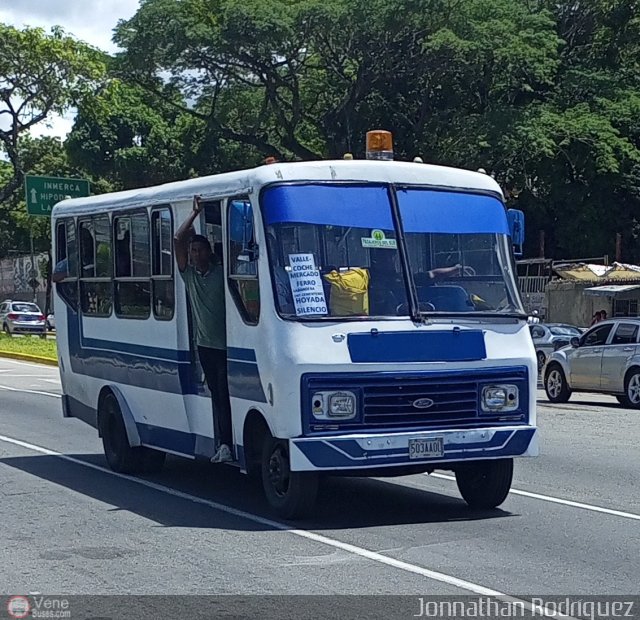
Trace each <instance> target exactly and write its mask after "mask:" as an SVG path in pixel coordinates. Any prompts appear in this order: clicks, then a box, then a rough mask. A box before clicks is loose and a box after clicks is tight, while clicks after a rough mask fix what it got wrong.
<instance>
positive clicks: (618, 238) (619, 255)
mask: <svg viewBox="0 0 640 620" xmlns="http://www.w3.org/2000/svg"><path fill="white" fill-rule="evenodd" d="M616 262H618V263H621V262H622V234H621V233H616Z"/></svg>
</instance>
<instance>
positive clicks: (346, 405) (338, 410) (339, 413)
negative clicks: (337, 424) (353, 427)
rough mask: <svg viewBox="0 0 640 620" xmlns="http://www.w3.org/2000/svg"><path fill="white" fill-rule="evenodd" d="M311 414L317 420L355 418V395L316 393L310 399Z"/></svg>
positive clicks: (349, 393)
mask: <svg viewBox="0 0 640 620" xmlns="http://www.w3.org/2000/svg"><path fill="white" fill-rule="evenodd" d="M311 412H312V413H313V416H314V417H315V418H318V419H324V420H328V419H336V418H341V419H343V420H344V419H350V418H355V417H356V395H355V394H354V393H353V392H343V391H341V392H316V393H315V394H314V395H313V396H312V397H311Z"/></svg>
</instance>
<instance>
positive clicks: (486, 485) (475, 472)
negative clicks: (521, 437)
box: [455, 459, 513, 509]
mask: <svg viewBox="0 0 640 620" xmlns="http://www.w3.org/2000/svg"><path fill="white" fill-rule="evenodd" d="M455 474H456V483H457V485H458V489H459V490H460V494H461V495H462V498H463V499H464V501H465V502H467V504H468V505H469V507H470V508H481V509H490V508H497V507H498V506H499V505H500V504H502V502H504V500H505V499H507V495H508V494H509V489H511V481H512V480H513V459H498V460H495V461H474V462H470V463H465V464H464V465H462V466H460V467H459V468H458V469H456V472H455Z"/></svg>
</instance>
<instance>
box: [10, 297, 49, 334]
mask: <svg viewBox="0 0 640 620" xmlns="http://www.w3.org/2000/svg"><path fill="white" fill-rule="evenodd" d="M0 325H2V331H3V332H4V333H5V334H7V335H9V336H13V335H14V334H38V335H44V334H46V333H47V326H46V321H45V317H44V314H42V311H41V310H40V308H38V306H37V305H36V304H34V303H31V302H28V301H11V300H6V301H3V302H2V303H1V304H0Z"/></svg>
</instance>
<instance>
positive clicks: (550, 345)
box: [529, 323, 582, 369]
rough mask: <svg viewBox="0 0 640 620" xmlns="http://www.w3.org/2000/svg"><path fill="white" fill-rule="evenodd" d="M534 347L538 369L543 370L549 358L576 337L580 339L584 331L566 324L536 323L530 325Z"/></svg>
mask: <svg viewBox="0 0 640 620" xmlns="http://www.w3.org/2000/svg"><path fill="white" fill-rule="evenodd" d="M529 331H530V332H531V339H532V340H533V346H534V347H535V348H536V357H537V358H538V369H542V367H543V366H544V364H545V362H546V361H547V358H548V357H549V356H550V355H551V354H552V353H553V352H554V351H557V350H558V349H560V348H561V347H566V346H567V345H568V344H569V343H570V342H571V338H573V337H574V336H576V337H578V338H579V337H580V336H581V335H582V331H580V329H579V328H577V327H574V326H573V325H566V324H565V323H536V324H534V325H529Z"/></svg>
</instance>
